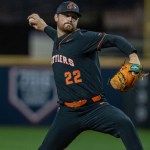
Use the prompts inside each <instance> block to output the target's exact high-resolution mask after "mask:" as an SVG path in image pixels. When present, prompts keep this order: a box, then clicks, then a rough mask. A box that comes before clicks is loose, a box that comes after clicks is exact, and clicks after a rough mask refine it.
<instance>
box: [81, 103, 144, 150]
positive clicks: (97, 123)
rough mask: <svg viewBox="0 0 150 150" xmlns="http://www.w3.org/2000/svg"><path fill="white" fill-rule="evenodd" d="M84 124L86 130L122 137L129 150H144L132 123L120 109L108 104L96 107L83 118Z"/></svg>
mask: <svg viewBox="0 0 150 150" xmlns="http://www.w3.org/2000/svg"><path fill="white" fill-rule="evenodd" d="M96 105H97V104H96ZM82 124H83V127H85V128H86V129H91V130H95V131H99V132H104V133H108V134H111V135H113V136H115V137H120V138H121V139H122V141H123V143H124V145H125V147H126V149H127V150H143V148H142V144H141V142H140V139H139V137H138V135H137V132H136V129H135V127H134V125H133V123H132V121H131V120H130V119H129V117H128V116H127V115H125V114H124V113H123V112H122V111H121V110H120V109H118V108H116V107H114V106H112V105H110V104H108V103H105V104H103V105H101V106H98V105H97V106H95V109H93V111H92V112H89V113H88V115H86V117H84V118H83V121H82Z"/></svg>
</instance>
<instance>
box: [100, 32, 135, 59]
mask: <svg viewBox="0 0 150 150" xmlns="http://www.w3.org/2000/svg"><path fill="white" fill-rule="evenodd" d="M109 47H117V48H118V49H119V50H120V51H122V52H123V53H124V54H126V55H127V56H129V55H130V54H131V53H134V52H135V53H136V52H137V50H136V49H135V48H134V47H133V45H131V43H129V42H128V41H127V40H126V39H125V38H124V37H122V36H118V35H111V34H106V36H105V38H104V40H103V43H102V46H101V48H109Z"/></svg>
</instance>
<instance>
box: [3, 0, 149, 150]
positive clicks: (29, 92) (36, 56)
mask: <svg viewBox="0 0 150 150" xmlns="http://www.w3.org/2000/svg"><path fill="white" fill-rule="evenodd" d="M74 1H75V2H76V3H78V5H79V7H80V10H81V13H82V14H83V17H82V18H81V19H80V22H79V27H80V28H85V29H88V30H93V31H100V32H106V33H109V34H118V35H122V36H124V37H125V38H127V39H128V40H129V41H130V42H131V43H132V44H133V45H134V46H135V47H136V48H137V50H138V54H139V56H140V59H141V62H142V64H143V66H144V70H145V72H150V9H149V8H150V1H149V0H92V1H86V0H82V1H79V0H74ZM60 2H61V0H53V1H50V0H38V1H36V0H22V1H20V0H13V1H9V0H0V149H1V150H20V149H21V150H36V149H37V147H38V146H39V145H40V143H41V142H42V140H43V138H44V136H45V134H46V132H47V130H48V128H49V126H50V124H51V122H52V120H53V119H54V116H55V113H56V109H57V100H58V98H57V93H56V88H55V84H54V80H53V73H52V70H51V65H50V60H51V51H52V46H53V42H52V40H51V39H50V38H48V36H46V35H45V34H43V33H41V32H38V31H35V30H33V29H32V28H31V27H29V25H28V22H27V17H28V15H30V14H31V13H33V12H36V13H39V14H40V16H41V17H42V18H43V19H44V20H45V21H46V22H47V23H48V24H50V25H52V26H53V27H55V23H54V20H53V15H54V13H55V10H56V8H57V6H58V4H60ZM123 61H124V55H123V54H122V53H120V52H119V51H117V49H115V48H113V50H110V49H106V50H105V51H103V52H102V53H101V54H100V62H101V66H102V69H103V73H102V75H103V77H104V83H105V90H106V93H107V98H108V101H109V102H110V103H111V104H113V105H115V106H116V107H118V108H120V109H122V110H123V111H124V112H125V113H126V114H128V115H129V116H130V118H131V119H132V120H133V122H134V124H135V126H136V127H137V129H138V131H139V134H140V137H141V140H142V142H143V146H144V150H150V144H149V138H150V92H149V91H150V79H149V78H145V79H144V80H143V81H142V80H140V81H139V82H138V84H137V85H136V87H135V88H134V89H132V90H131V91H129V92H128V93H118V92H116V91H114V90H113V89H112V88H111V87H110V85H109V84H107V83H108V80H109V78H110V77H111V76H112V75H113V74H114V73H115V72H116V71H117V69H118V67H120V65H121V64H122V63H123ZM100 148H101V149H105V150H109V149H114V150H124V149H125V148H124V146H123V145H122V143H121V141H120V140H118V139H115V138H113V137H110V136H108V135H104V134H99V133H95V132H92V131H88V132H85V133H82V134H81V135H80V136H79V137H77V139H75V141H74V142H73V143H72V144H71V145H70V146H69V147H68V148H67V150H85V149H86V150H90V149H93V150H97V149H100Z"/></svg>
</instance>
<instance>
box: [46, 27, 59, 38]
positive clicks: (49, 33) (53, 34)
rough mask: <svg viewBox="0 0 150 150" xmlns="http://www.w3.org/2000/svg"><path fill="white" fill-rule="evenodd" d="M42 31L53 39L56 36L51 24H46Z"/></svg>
mask: <svg viewBox="0 0 150 150" xmlns="http://www.w3.org/2000/svg"><path fill="white" fill-rule="evenodd" d="M44 32H45V33H46V34H47V35H48V36H49V37H50V38H52V39H53V40H54V39H55V37H56V36H57V32H56V30H55V29H54V28H52V27H51V26H47V27H45V28H44Z"/></svg>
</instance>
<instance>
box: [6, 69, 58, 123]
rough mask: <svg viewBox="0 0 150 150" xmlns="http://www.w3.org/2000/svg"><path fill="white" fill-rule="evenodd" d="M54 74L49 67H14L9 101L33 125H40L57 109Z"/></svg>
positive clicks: (10, 77)
mask: <svg viewBox="0 0 150 150" xmlns="http://www.w3.org/2000/svg"><path fill="white" fill-rule="evenodd" d="M57 100H58V98H57V93H56V87H55V83H54V79H53V73H52V71H51V69H50V68H47V67H38V66H37V67H35V66H34V67H33V66H27V67H25V66H23V67H12V68H11V69H10V72H9V101H10V103H11V104H12V105H13V106H14V107H15V108H16V109H18V110H19V111H20V112H21V113H22V114H23V115H24V116H25V117H26V118H27V119H28V120H29V121H30V122H31V123H39V122H40V121H41V120H42V119H44V117H46V116H47V115H48V114H50V112H52V111H53V110H54V109H55V108H56V107H57Z"/></svg>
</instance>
